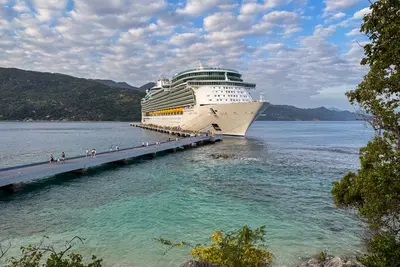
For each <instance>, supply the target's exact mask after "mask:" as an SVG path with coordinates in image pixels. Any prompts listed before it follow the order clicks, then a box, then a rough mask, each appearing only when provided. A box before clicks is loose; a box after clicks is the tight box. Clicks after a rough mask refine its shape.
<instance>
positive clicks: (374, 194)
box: [332, 0, 400, 267]
mask: <svg viewBox="0 0 400 267" xmlns="http://www.w3.org/2000/svg"><path fill="white" fill-rule="evenodd" d="M370 8H371V11H372V12H371V13H370V14H367V15H365V16H364V18H363V23H362V25H361V30H360V31H361V32H363V33H365V34H366V35H367V36H368V37H369V39H370V43H369V44H366V45H365V46H364V54H365V57H364V58H363V59H362V61H361V64H362V65H368V66H369V67H370V70H369V72H368V73H367V74H366V75H365V76H364V79H363V81H362V82H361V83H360V84H359V85H358V86H357V88H356V89H355V90H352V91H349V92H347V93H346V95H347V97H348V98H349V100H350V103H352V104H353V105H359V106H360V108H362V109H364V110H365V111H366V113H367V114H368V115H369V116H370V117H369V118H368V121H369V122H370V124H371V125H372V127H373V128H374V129H375V131H376V135H375V137H374V138H373V140H372V141H370V142H369V143H368V144H367V146H366V147H363V148H362V149H361V150H360V163H361V166H360V168H359V169H358V171H357V172H356V173H354V172H351V173H348V174H347V175H346V176H344V177H343V178H342V180H341V181H340V182H335V183H334V187H333V189H332V194H333V196H334V201H335V204H336V205H337V206H339V207H343V208H344V207H353V208H356V209H357V210H358V211H359V213H360V214H361V216H363V217H365V218H366V219H367V222H368V225H369V229H370V230H371V232H372V236H371V238H370V239H369V240H368V241H367V244H366V248H367V253H368V254H367V256H366V257H365V258H364V259H362V261H363V262H364V263H365V264H366V265H367V266H382V267H383V266H385V267H390V266H399V265H398V264H399V262H400V113H399V111H400V110H399V107H400V73H399V68H400V1H399V0H380V1H376V2H374V3H372V4H371V7H370Z"/></svg>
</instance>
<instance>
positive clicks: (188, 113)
mask: <svg viewBox="0 0 400 267" xmlns="http://www.w3.org/2000/svg"><path fill="white" fill-rule="evenodd" d="M266 108H267V106H266V104H265V102H258V101H257V102H256V101H252V102H242V103H228V104H208V105H201V106H200V105H198V106H195V107H193V108H186V109H185V110H184V112H183V114H181V115H165V116H144V117H143V118H142V123H143V124H154V125H157V126H162V127H180V128H182V129H184V130H191V131H205V130H207V129H210V127H211V125H212V124H216V125H218V127H219V128H221V130H222V133H223V134H224V135H236V136H244V135H245V134H246V132H247V130H248V128H249V127H250V125H251V124H252V123H253V121H255V120H256V119H257V117H258V116H259V115H261V113H263V112H264V111H265V109H266Z"/></svg>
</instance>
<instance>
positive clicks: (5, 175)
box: [0, 135, 221, 189]
mask: <svg viewBox="0 0 400 267" xmlns="http://www.w3.org/2000/svg"><path fill="white" fill-rule="evenodd" d="M174 139H175V138H174ZM220 140H221V136H219V135H216V136H207V135H200V136H195V137H186V138H182V139H180V140H173V141H169V142H167V141H165V142H161V143H160V144H159V145H156V144H155V143H154V144H149V146H139V147H131V148H125V149H120V150H118V151H115V150H114V151H112V152H102V153H97V154H96V157H95V158H91V157H86V156H78V157H73V158H67V159H66V160H65V163H52V164H50V163H49V161H46V162H38V163H32V164H26V165H22V166H16V167H9V168H4V169H0V189H1V188H5V189H7V188H10V187H11V188H12V187H13V185H15V184H19V183H23V182H28V181H32V180H35V179H39V178H43V177H49V176H54V175H57V174H61V173H67V172H77V171H83V170H86V169H88V168H90V167H96V166H100V165H102V164H106V163H112V162H122V161H126V160H128V159H131V158H135V157H140V156H145V155H154V154H156V153H157V152H163V151H171V150H175V149H177V148H187V147H191V146H195V145H201V144H206V143H214V142H217V141H220Z"/></svg>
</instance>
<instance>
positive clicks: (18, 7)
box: [12, 0, 31, 13]
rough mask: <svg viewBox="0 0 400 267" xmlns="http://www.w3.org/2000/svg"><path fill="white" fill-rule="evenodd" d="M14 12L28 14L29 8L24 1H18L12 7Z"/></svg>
mask: <svg viewBox="0 0 400 267" xmlns="http://www.w3.org/2000/svg"><path fill="white" fill-rule="evenodd" d="M12 8H13V9H14V10H15V11H16V12H21V13H22V12H30V11H31V10H30V8H29V7H28V6H27V5H26V3H25V1H21V0H18V1H16V2H15V4H14V6H13V7H12Z"/></svg>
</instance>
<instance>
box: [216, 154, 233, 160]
mask: <svg viewBox="0 0 400 267" xmlns="http://www.w3.org/2000/svg"><path fill="white" fill-rule="evenodd" d="M211 157H212V158H213V159H234V158H235V155H233V154H211Z"/></svg>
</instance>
